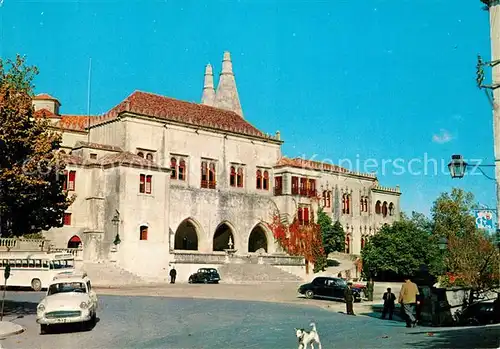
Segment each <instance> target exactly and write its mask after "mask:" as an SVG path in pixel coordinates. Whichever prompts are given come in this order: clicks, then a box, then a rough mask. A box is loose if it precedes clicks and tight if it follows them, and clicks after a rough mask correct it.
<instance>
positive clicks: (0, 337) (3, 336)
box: [0, 327, 26, 339]
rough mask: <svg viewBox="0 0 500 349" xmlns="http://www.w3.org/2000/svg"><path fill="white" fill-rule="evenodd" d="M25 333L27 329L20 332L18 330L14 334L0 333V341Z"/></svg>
mask: <svg viewBox="0 0 500 349" xmlns="http://www.w3.org/2000/svg"><path fill="white" fill-rule="evenodd" d="M24 331H26V329H25V328H24V327H22V328H21V329H20V330H17V331H14V332H8V333H0V339H5V338H7V337H12V336H16V335H18V334H21V333H23V332H24Z"/></svg>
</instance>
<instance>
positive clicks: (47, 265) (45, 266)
mask: <svg viewBox="0 0 500 349" xmlns="http://www.w3.org/2000/svg"><path fill="white" fill-rule="evenodd" d="M48 267H49V261H47V260H43V261H42V268H45V269H47V268H48Z"/></svg>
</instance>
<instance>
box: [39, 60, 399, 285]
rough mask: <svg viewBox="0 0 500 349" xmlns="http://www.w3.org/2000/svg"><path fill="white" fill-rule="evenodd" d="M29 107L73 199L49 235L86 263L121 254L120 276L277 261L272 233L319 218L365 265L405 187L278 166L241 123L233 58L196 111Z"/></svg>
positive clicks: (141, 99)
mask: <svg viewBox="0 0 500 349" xmlns="http://www.w3.org/2000/svg"><path fill="white" fill-rule="evenodd" d="M33 105H34V108H35V111H36V115H37V116H43V117H46V118H49V119H51V120H52V122H53V126H54V128H56V129H57V130H60V131H62V135H63V144H62V149H61V152H64V153H66V154H67V156H66V158H67V162H68V164H69V165H68V166H67V169H66V170H67V171H66V183H65V189H66V190H68V192H69V193H70V194H76V199H75V201H74V203H73V204H72V205H71V207H70V208H69V209H68V212H67V213H66V214H65V217H64V227H62V228H56V229H51V230H50V231H47V232H45V235H46V237H47V238H48V239H50V240H52V242H53V243H55V244H56V245H57V247H64V248H66V247H68V248H71V247H77V246H82V247H83V255H84V259H85V260H87V261H99V260H107V259H109V258H111V257H110V254H111V253H114V255H113V258H114V259H116V262H117V263H118V265H119V266H120V267H122V268H124V269H126V270H128V271H131V272H133V273H136V274H138V275H142V276H155V275H157V274H158V273H159V271H162V270H163V271H164V270H165V269H166V271H167V272H168V265H169V263H186V264H189V263H193V265H198V264H196V263H203V262H204V263H208V264H209V263H211V262H214V263H215V262H221V261H223V260H224V258H226V257H225V254H226V253H225V252H224V250H227V249H229V248H231V247H232V249H234V250H236V251H233V252H235V254H234V256H240V257H248V256H250V257H251V256H255V252H256V251H259V252H263V256H264V257H266V258H269V260H271V259H272V258H278V257H272V256H279V252H281V251H280V249H279V246H277V244H276V243H275V239H274V237H273V234H272V232H271V231H269V229H268V227H267V224H266V222H270V221H271V220H272V217H273V215H274V214H276V213H277V214H279V215H280V217H281V219H282V220H283V221H286V222H291V221H292V220H293V219H294V218H297V219H299V220H300V221H301V222H304V223H307V222H308V221H310V220H312V219H314V218H316V217H317V214H316V212H317V210H318V208H319V207H323V208H324V210H325V211H326V212H327V213H328V214H329V215H330V216H331V217H332V219H333V220H334V221H335V220H337V219H338V220H340V222H341V223H342V225H343V227H344V229H345V231H346V232H347V237H346V243H345V252H346V253H351V254H359V253H360V249H361V247H362V246H363V244H364V243H365V242H366V240H367V239H368V238H369V237H370V236H372V235H373V234H375V233H376V231H377V230H378V229H379V227H380V226H381V225H382V224H383V223H391V222H393V221H394V220H396V219H398V217H399V197H400V194H401V193H400V190H399V188H398V187H396V188H385V187H381V186H379V185H378V181H377V178H376V177H375V175H373V174H366V173H355V172H351V171H349V170H347V169H345V168H341V167H339V166H336V165H332V164H327V163H321V162H316V161H308V160H304V159H299V158H295V159H290V158H286V157H283V156H282V154H281V145H282V143H283V141H282V140H281V139H280V134H279V132H276V135H275V136H269V135H266V134H264V133H263V132H261V131H260V130H258V129H256V128H255V127H254V126H252V125H251V124H250V123H249V122H248V121H247V120H245V118H244V117H243V112H242V108H241V104H240V101H239V97H238V92H237V89H236V83H235V79H234V75H233V70H232V63H231V58H230V55H229V53H228V52H226V53H224V60H223V63H222V72H221V73H220V77H219V83H218V86H217V89H215V87H214V83H213V73H212V67H211V66H210V65H208V66H207V67H206V71H205V83H204V87H203V94H202V103H201V104H196V103H190V102H185V101H181V100H176V99H173V98H169V97H164V96H160V95H156V94H152V93H146V92H140V91H135V92H133V93H132V94H131V95H130V96H128V97H127V98H126V99H125V100H123V101H122V102H120V103H119V104H118V105H117V106H115V107H114V108H112V109H111V110H110V111H109V112H108V113H106V114H105V115H103V116H91V117H88V116H84V115H65V114H61V113H60V111H59V109H60V106H61V104H60V103H59V101H58V100H57V99H56V98H54V97H51V96H50V95H47V94H40V95H37V96H35V97H34V99H33ZM117 233H119V237H120V240H121V243H120V244H119V245H118V249H117V251H116V252H110V251H114V249H113V246H114V244H113V241H114V240H115V238H116V235H117ZM281 255H282V254H281ZM250 257H248V258H250ZM273 260H274V259H273Z"/></svg>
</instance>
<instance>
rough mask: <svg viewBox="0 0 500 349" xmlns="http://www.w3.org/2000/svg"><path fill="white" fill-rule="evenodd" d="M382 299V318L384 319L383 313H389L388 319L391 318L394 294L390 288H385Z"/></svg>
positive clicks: (394, 301) (394, 299)
mask: <svg viewBox="0 0 500 349" xmlns="http://www.w3.org/2000/svg"><path fill="white" fill-rule="evenodd" d="M382 299H383V300H384V309H383V310H382V319H385V315H386V314H387V313H389V320H392V314H393V313H394V306H395V303H396V296H395V295H394V293H392V292H391V288H390V287H389V288H388V289H387V292H385V293H384V296H383V297H382Z"/></svg>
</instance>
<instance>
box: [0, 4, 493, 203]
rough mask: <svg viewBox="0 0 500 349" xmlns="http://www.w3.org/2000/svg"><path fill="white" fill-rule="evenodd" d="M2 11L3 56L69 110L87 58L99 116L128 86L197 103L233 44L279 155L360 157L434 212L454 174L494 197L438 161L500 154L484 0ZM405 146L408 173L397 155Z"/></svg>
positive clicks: (250, 110) (76, 108) (482, 198)
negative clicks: (34, 72)
mask: <svg viewBox="0 0 500 349" xmlns="http://www.w3.org/2000/svg"><path fill="white" fill-rule="evenodd" d="M0 2H2V1H1V0H0ZM0 21H1V26H0V30H1V32H0V35H1V36H0V38H1V40H0V55H1V57H2V58H12V57H14V56H15V54H16V53H21V54H24V55H26V56H27V58H28V62H29V63H30V64H33V65H36V66H38V67H39V69H40V75H39V76H38V77H37V79H36V92H37V93H40V92H47V93H50V94H52V95H54V96H56V97H57V98H59V99H60V101H61V103H62V108H61V111H62V112H63V113H76V114H78V113H82V114H83V113H86V111H87V76H88V64H89V57H92V104H91V113H93V114H97V113H103V112H105V111H106V110H108V109H110V108H111V107H112V106H114V105H115V104H117V103H119V102H120V101H121V100H122V99H124V98H125V97H126V96H127V95H129V94H130V93H131V92H133V91H134V90H144V91H150V92H154V93H159V94H164V95H167V96H171V97H175V98H178V99H184V100H189V101H196V102H199V100H200V98H201V92H202V86H203V72H204V66H205V64H207V63H212V65H213V66H214V70H215V75H216V76H217V75H218V73H219V72H220V68H221V60H222V53H223V51H225V50H228V51H230V52H231V54H232V58H233V65H234V71H235V74H236V81H237V85H238V90H239V94H240V99H241V102H242V106H243V110H244V113H245V117H246V119H247V120H249V121H250V122H252V123H253V124H254V125H256V126H257V127H259V128H260V129H261V130H263V131H265V132H268V133H274V132H275V131H276V130H280V131H281V135H282V138H283V139H284V140H285V144H284V146H283V152H284V154H285V155H287V156H292V157H293V156H305V157H306V158H313V159H316V160H323V159H330V161H334V162H336V163H338V162H339V161H341V160H342V159H350V161H351V162H352V163H353V164H352V165H353V166H354V168H353V169H356V168H355V167H356V166H355V165H356V160H357V159H359V161H360V165H361V168H360V170H368V171H374V170H376V171H377V173H378V175H379V179H380V182H381V184H383V185H387V186H395V185H398V184H399V185H400V186H401V189H402V191H403V196H402V207H403V210H405V211H411V210H417V211H420V212H424V213H428V212H429V209H430V207H431V205H432V202H433V200H434V199H435V198H436V197H437V196H438V195H439V193H441V192H443V191H449V190H450V189H451V188H452V187H453V186H460V187H463V188H465V189H467V190H470V191H472V192H474V194H475V195H476V197H477V199H478V201H479V202H481V203H482V204H485V205H488V206H491V207H494V205H495V195H494V183H493V182H492V181H490V180H488V179H486V178H485V177H483V176H480V175H475V176H468V177H466V178H464V179H462V180H452V179H451V178H450V177H449V175H447V174H446V173H445V171H446V167H445V168H444V171H443V170H441V169H440V167H441V164H444V165H446V164H447V163H448V162H449V159H450V157H451V155H452V154H454V153H459V154H462V155H463V156H464V158H466V159H481V160H482V161H483V163H485V164H491V163H493V159H494V157H493V139H492V114H491V108H490V106H489V102H488V100H487V98H486V96H485V94H484V92H482V91H480V90H478V89H477V87H476V86H475V64H476V55H477V54H478V53H480V54H481V55H482V56H483V57H485V58H486V59H489V55H490V45H489V23H488V12H486V11H483V10H482V4H481V2H480V1H479V0H477V1H469V0H461V1H457V0H448V1H439V0H420V1H401V0H392V1H373V0H372V1H370V0H366V1H362V0H360V1H333V0H332V1H321V2H320V1H316V2H315V1H305V0H304V1H284V0H283V1H228V0H226V1H215V0H213V1H199V0H198V1H189V0H183V1H141V2H139V1H104V0H103V1H66V2H63V1H21V0H4V1H3V3H2V5H1V7H0ZM487 74H489V72H487ZM398 158H399V159H400V160H398V161H399V165H401V164H404V166H405V171H404V173H401V172H402V170H400V169H398V168H395V167H394V166H391V165H390V164H391V161H394V160H395V159H398ZM367 159H372V160H369V161H371V162H370V163H368V164H367V165H368V166H369V167H368V168H366V167H365V166H363V162H364V161H366V160H367ZM412 159H415V160H413V161H411V160H412ZM424 159H435V160H436V161H437V163H438V167H439V168H438V171H437V173H435V171H434V170H433V166H432V162H430V163H429V164H430V165H428V166H427V170H428V171H424V166H423V165H422V164H421V163H419V161H424ZM382 161H385V163H386V166H385V169H383V168H382ZM375 163H376V164H377V166H374V164H375ZM342 164H347V165H348V163H347V162H346V161H342ZM419 164H420V165H419ZM370 166H371V167H370ZM410 167H411V169H412V173H409V172H410V171H409V168H410ZM486 171H487V172H488V174H490V175H492V176H493V175H494V173H493V169H491V170H490V169H486Z"/></svg>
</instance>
